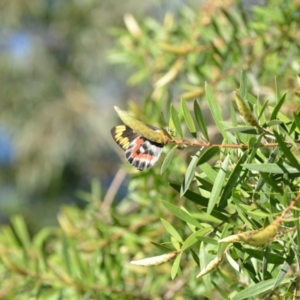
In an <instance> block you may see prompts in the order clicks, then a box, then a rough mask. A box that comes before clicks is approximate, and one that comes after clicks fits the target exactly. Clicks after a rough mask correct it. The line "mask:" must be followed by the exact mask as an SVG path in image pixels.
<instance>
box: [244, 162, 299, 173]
mask: <svg viewBox="0 0 300 300" xmlns="http://www.w3.org/2000/svg"><path fill="white" fill-rule="evenodd" d="M242 166H243V167H244V168H246V169H248V170H252V171H258V172H265V173H274V174H298V173H300V171H299V170H298V169H296V168H294V167H291V166H290V165H287V164H268V163H266V164H260V165H258V164H243V165H242Z"/></svg>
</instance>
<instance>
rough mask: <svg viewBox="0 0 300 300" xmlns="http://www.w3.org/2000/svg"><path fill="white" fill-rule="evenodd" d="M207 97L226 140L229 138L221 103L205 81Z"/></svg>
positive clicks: (213, 115) (214, 117)
mask: <svg viewBox="0 0 300 300" xmlns="http://www.w3.org/2000/svg"><path fill="white" fill-rule="evenodd" d="M205 97H206V100H207V103H208V106H209V109H210V111H211V114H212V117H213V119H214V121H215V123H216V125H217V127H218V128H219V130H220V132H221V134H222V136H223V137H224V138H225V139H226V140H228V136H227V133H226V131H225V128H224V125H223V117H222V113H221V110H220V105H219V103H218V102H217V100H216V98H215V96H214V94H213V92H212V90H211V88H210V87H209V85H208V84H207V83H205Z"/></svg>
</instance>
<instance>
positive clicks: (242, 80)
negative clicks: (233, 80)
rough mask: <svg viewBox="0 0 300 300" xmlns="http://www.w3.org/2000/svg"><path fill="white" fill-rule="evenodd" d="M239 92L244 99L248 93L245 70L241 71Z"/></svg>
mask: <svg viewBox="0 0 300 300" xmlns="http://www.w3.org/2000/svg"><path fill="white" fill-rule="evenodd" d="M239 94H240V95H241V97H242V98H243V99H246V98H247V95H248V83H247V73H246V71H244V70H242V71H241V77H240V89H239Z"/></svg>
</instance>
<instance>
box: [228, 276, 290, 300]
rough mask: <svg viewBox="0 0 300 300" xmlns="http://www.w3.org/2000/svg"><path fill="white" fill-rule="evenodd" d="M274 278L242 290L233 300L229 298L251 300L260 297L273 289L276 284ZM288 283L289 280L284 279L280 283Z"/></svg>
mask: <svg viewBox="0 0 300 300" xmlns="http://www.w3.org/2000/svg"><path fill="white" fill-rule="evenodd" d="M276 280H277V279H276V278H274V279H269V280H266V281H261V282H258V283H256V284H255V285H253V286H250V287H249V288H246V289H244V290H242V291H241V292H239V293H238V294H236V295H235V296H234V297H233V298H231V299H232V300H243V299H253V297H255V296H257V295H260V294H262V293H265V292H267V291H270V292H271V291H272V290H273V288H274V285H275V283H276ZM289 282H290V278H285V279H283V280H282V281H281V284H285V283H289Z"/></svg>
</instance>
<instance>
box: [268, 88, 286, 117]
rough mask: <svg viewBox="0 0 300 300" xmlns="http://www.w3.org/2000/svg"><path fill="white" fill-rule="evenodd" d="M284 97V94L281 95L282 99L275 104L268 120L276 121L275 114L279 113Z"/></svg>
mask: <svg viewBox="0 0 300 300" xmlns="http://www.w3.org/2000/svg"><path fill="white" fill-rule="evenodd" d="M285 97H286V93H284V94H283V95H282V97H281V98H280V99H279V101H278V102H277V104H276V106H275V107H274V109H273V111H272V114H271V117H270V120H275V119H276V117H277V114H278V112H279V111H280V108H281V107H282V105H283V103H284V100H285Z"/></svg>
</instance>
